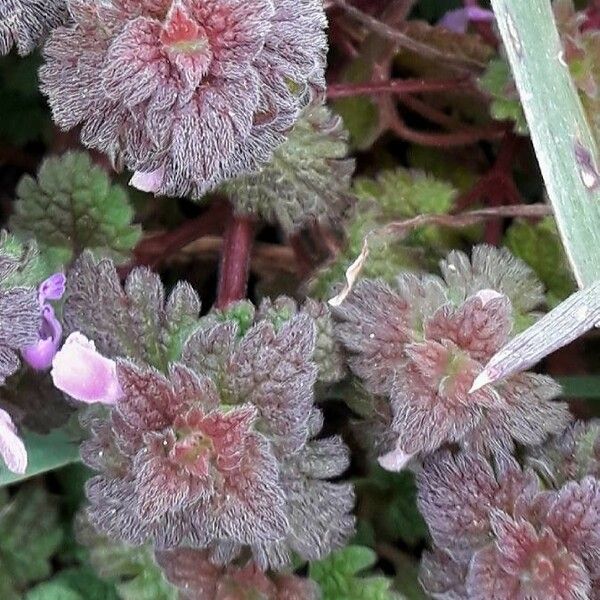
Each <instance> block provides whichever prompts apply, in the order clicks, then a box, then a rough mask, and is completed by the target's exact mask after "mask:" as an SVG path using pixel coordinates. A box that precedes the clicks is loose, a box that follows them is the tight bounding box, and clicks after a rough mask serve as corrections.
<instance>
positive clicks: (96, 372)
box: [51, 332, 122, 404]
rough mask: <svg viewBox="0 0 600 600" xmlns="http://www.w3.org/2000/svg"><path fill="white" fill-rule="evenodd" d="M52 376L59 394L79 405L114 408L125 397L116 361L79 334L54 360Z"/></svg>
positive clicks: (66, 342)
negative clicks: (72, 399)
mask: <svg viewBox="0 0 600 600" xmlns="http://www.w3.org/2000/svg"><path fill="white" fill-rule="evenodd" d="M51 375H52V381H53V382H54V385H55V386H56V387H57V388H58V389H59V390H61V391H62V392H65V393H66V394H68V395H69V396H71V397H72V398H74V399H75V400H78V401H79V402H85V403H86V404H91V403H95V402H100V403H102V404H114V403H115V402H116V401H117V400H118V399H119V398H120V397H121V396H122V391H121V387H120V385H119V381H118V379H117V368H116V363H115V361H114V360H111V359H109V358H106V357H104V356H102V355H101V354H100V353H99V352H98V351H97V350H96V346H95V345H94V342H92V341H90V340H88V339H87V338H86V337H85V336H84V335H82V334H80V333H79V332H75V333H72V334H71V335H70V336H69V337H68V338H67V339H66V341H65V343H64V345H63V347H62V348H61V350H60V351H59V352H58V353H57V354H56V356H54V360H53V361H52V372H51Z"/></svg>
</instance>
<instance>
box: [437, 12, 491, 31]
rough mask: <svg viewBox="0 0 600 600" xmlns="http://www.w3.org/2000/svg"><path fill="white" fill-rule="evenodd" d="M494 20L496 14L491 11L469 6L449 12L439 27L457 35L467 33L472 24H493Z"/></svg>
mask: <svg viewBox="0 0 600 600" xmlns="http://www.w3.org/2000/svg"><path fill="white" fill-rule="evenodd" d="M494 19H495V17H494V13H493V12H492V11H491V10H485V9H483V8H479V7H478V6H467V7H465V8H457V9H456V10H450V11H448V12H447V13H446V14H445V15H444V16H443V17H442V19H441V20H440V22H439V23H438V25H440V26H441V27H445V28H446V29H450V30H451V31H455V32H456V33H465V32H466V31H467V29H468V27H469V23H470V22H473V23H492V22H493V21H494Z"/></svg>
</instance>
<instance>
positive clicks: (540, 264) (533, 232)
mask: <svg viewBox="0 0 600 600" xmlns="http://www.w3.org/2000/svg"><path fill="white" fill-rule="evenodd" d="M505 243H506V245H507V247H508V248H509V249H510V250H511V252H513V254H514V255H515V256H518V257H519V258H521V259H522V260H524V261H525V262H526V263H527V264H529V265H530V266H531V267H532V268H533V269H534V270H535V272H536V273H537V274H538V276H539V277H540V279H541V280H542V281H543V282H544V285H545V286H546V288H547V289H548V294H549V295H550V298H549V301H550V303H551V304H554V303H558V301H560V300H564V299H565V298H567V296H569V295H570V294H571V293H573V291H575V288H576V285H575V280H574V278H573V274H572V272H571V269H570V267H569V263H568V261H567V257H566V254H565V251H564V248H563V246H562V243H561V241H560V237H559V234H558V229H557V228H556V223H555V222H554V220H553V219H552V218H551V217H548V218H546V219H543V220H542V221H540V222H539V223H535V224H531V223H527V222H525V221H517V222H515V223H513V224H512V225H511V226H510V227H509V228H508V231H507V232H506V240H505ZM540 248H543V249H544V251H543V252H540Z"/></svg>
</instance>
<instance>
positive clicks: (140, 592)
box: [85, 526, 179, 600]
mask: <svg viewBox="0 0 600 600" xmlns="http://www.w3.org/2000/svg"><path fill="white" fill-rule="evenodd" d="M85 542H86V545H87V546H88V548H89V551H90V562H91V564H92V566H93V567H94V570H95V571H96V572H97V573H98V575H99V576H100V577H101V578H102V579H104V580H106V581H108V582H111V583H113V584H114V586H115V589H116V590H117V593H118V596H119V598H120V599H121V600H177V598H178V597H179V596H178V592H177V590H176V588H175V587H174V586H172V585H171V584H170V583H169V582H168V581H167V580H166V579H165V577H164V575H163V573H162V571H161V569H160V567H159V566H158V565H157V564H156V562H155V561H154V556H153V553H152V549H151V548H150V547H146V546H140V547H136V548H133V547H129V546H125V545H123V544H118V543H114V542H111V541H109V540H108V539H106V538H104V537H102V536H100V535H98V534H96V533H95V532H93V531H92V530H91V528H89V526H88V527H86V529H85Z"/></svg>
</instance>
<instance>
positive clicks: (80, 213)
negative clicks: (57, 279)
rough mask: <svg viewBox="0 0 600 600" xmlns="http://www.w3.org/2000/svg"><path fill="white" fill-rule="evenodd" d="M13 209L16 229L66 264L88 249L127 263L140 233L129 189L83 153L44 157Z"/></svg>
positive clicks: (20, 189) (20, 188) (22, 184)
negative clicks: (134, 217) (113, 179)
mask: <svg viewBox="0 0 600 600" xmlns="http://www.w3.org/2000/svg"><path fill="white" fill-rule="evenodd" d="M14 211H15V212H14V215H13V217H12V219H11V228H12V230H13V231H14V232H15V233H17V234H19V235H20V236H22V237H24V238H32V237H35V239H36V240H37V242H38V245H39V246H40V250H41V251H42V253H45V252H48V253H49V254H50V255H53V256H56V257H57V260H61V261H62V262H63V264H68V263H69V262H70V261H71V260H72V259H73V258H75V257H76V256H77V255H79V254H80V253H81V252H82V251H83V250H84V249H86V248H87V249H89V250H91V251H92V252H93V253H94V254H95V255H97V256H107V257H110V258H112V259H114V260H115V261H116V262H124V261H125V260H127V258H128V257H129V254H130V251H131V249H132V248H133V247H134V246H135V245H136V243H137V242H138V240H139V238H140V235H141V230H140V228H139V227H137V226H132V224H131V221H132V218H133V209H132V207H131V205H130V203H129V200H128V197H127V193H126V192H125V190H123V188H121V187H120V186H117V185H113V184H112V183H111V181H110V179H109V177H108V175H107V173H106V171H105V170H104V169H102V167H100V166H98V165H94V164H93V163H92V160H91V158H90V156H89V155H88V154H85V153H83V152H69V153H67V154H65V155H63V156H61V157H52V158H48V159H46V161H45V162H44V163H43V164H42V166H41V168H40V170H39V172H38V175H37V179H34V178H33V177H30V176H29V175H26V176H25V177H24V178H23V179H22V180H21V181H20V183H19V185H18V187H17V201H16V203H15V209H14Z"/></svg>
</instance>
